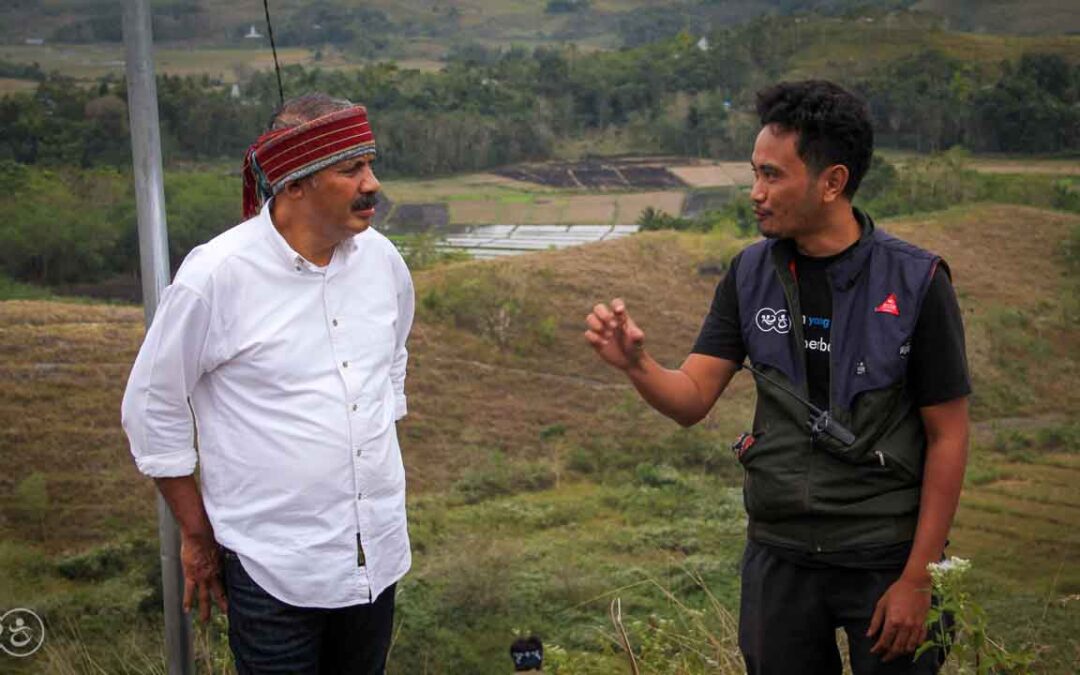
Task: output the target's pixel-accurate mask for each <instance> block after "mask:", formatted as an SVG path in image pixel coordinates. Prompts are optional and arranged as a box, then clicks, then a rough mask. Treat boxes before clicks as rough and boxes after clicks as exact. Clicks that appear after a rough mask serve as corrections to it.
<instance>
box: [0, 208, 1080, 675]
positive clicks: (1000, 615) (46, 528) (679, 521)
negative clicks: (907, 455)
mask: <svg viewBox="0 0 1080 675" xmlns="http://www.w3.org/2000/svg"><path fill="white" fill-rule="evenodd" d="M884 226H885V227H886V229H889V230H890V231H892V232H894V233H896V234H899V235H900V236H903V237H905V238H909V239H910V240H911V241H914V242H916V243H919V244H922V245H924V246H926V247H929V248H932V249H934V250H936V251H938V252H939V253H941V254H942V255H943V256H944V257H945V258H946V259H947V260H948V261H949V263H950V265H951V268H952V271H953V275H954V279H955V284H956V287H957V289H958V293H959V295H960V298H961V304H962V307H963V310H964V315H965V319H966V324H967V332H968V345H969V359H970V364H971V368H972V371H973V375H974V380H975V395H974V406H973V414H974V417H975V421H976V430H977V433H976V437H975V448H974V451H973V456H972V463H971V469H970V470H969V484H968V487H967V489H966V492H965V496H964V498H963V500H962V506H961V511H960V514H959V516H958V524H957V527H956V529H955V531H954V536H953V547H952V550H951V552H952V553H954V554H957V555H964V556H971V557H973V558H974V559H975V561H976V569H977V574H978V576H977V581H978V583H979V589H980V590H979V593H980V597H981V598H984V599H986V602H987V604H988V605H989V606H990V609H991V619H992V622H993V623H992V626H993V625H996V626H1000V627H1003V629H1004V630H1005V631H1007V632H1005V635H1006V636H1008V637H1009V639H1010V643H1011V644H1017V643H1019V642H1021V641H1025V640H1029V639H1030V640H1032V641H1034V642H1036V643H1037V644H1040V645H1042V646H1043V648H1044V649H1043V652H1042V654H1041V658H1042V659H1043V661H1042V664H1043V665H1044V666H1045V667H1044V668H1042V669H1040V671H1039V672H1062V673H1064V672H1070V668H1071V666H1070V665H1069V664H1072V665H1075V662H1074V661H1073V659H1075V653H1076V648H1077V642H1076V636H1077V635H1080V620H1078V613H1077V611H1076V606H1077V605H1076V603H1075V602H1071V601H1070V600H1069V598H1070V597H1071V596H1070V594H1073V595H1075V594H1077V593H1080V564H1078V563H1080V540H1078V539H1077V538H1076V535H1075V532H1076V528H1077V526H1078V525H1080V501H1078V500H1077V499H1076V494H1075V490H1074V489H1073V488H1074V486H1075V485H1076V483H1077V480H1080V459H1078V458H1080V428H1078V427H1077V426H1076V424H1075V422H1074V421H1073V420H1075V419H1076V417H1077V412H1078V411H1080V392H1078V391H1077V388H1076V387H1075V386H1074V383H1075V381H1076V378H1077V375H1078V374H1080V373H1078V369H1080V361H1078V358H1077V356H1078V355H1080V330H1077V324H1076V320H1075V318H1074V317H1075V312H1076V309H1077V307H1076V302H1075V299H1076V297H1077V294H1076V276H1075V271H1073V272H1071V273H1070V272H1068V268H1067V267H1066V264H1065V261H1064V258H1063V254H1062V248H1063V247H1062V242H1064V241H1066V240H1070V241H1072V242H1073V244H1072V246H1073V247H1075V245H1076V244H1075V241H1076V239H1077V238H1078V235H1077V233H1078V232H1080V217H1077V216H1075V215H1067V214H1063V213H1059V212H1053V211H1043V210H1037V209H1031V208H1022V207H1006V206H990V205H977V206H974V207H970V208H964V209H956V210H951V211H946V212H941V213H935V214H929V215H924V216H920V217H916V218H907V219H901V220H896V221H891V222H887V223H885V224H884ZM744 244H745V242H738V241H735V240H732V239H730V238H727V237H724V236H719V235H713V236H701V235H681V234H674V233H652V234H644V235H637V236H634V237H630V238H627V239H624V240H618V241H614V242H608V243H601V244H596V245H590V246H584V247H579V248H575V249H570V250H564V251H558V252H556V251H551V252H544V253H539V254H535V255H530V256H523V257H519V258H514V259H510V260H502V261H498V262H487V263H464V264H457V265H453V266H448V267H442V268H436V269H434V270H431V271H427V272H422V273H419V274H417V275H416V282H417V293H418V300H419V303H420V314H419V318H418V321H417V324H416V327H415V330H414V332H413V336H412V340H411V344H410V350H411V355H412V359H411V365H410V372H409V380H408V390H409V395H410V415H409V417H408V418H407V419H406V420H405V421H404V423H403V424H402V425H401V435H402V445H403V448H404V452H405V462H406V466H407V471H408V475H409V481H410V489H411V502H410V513H411V516H410V517H411V529H412V532H413V538H414V548H415V550H416V564H415V568H414V572H413V574H412V575H410V577H409V578H408V580H407V583H406V584H405V586H404V587H403V588H404V592H405V593H406V595H404V596H403V598H405V599H403V609H402V616H403V621H404V622H405V623H404V628H403V629H402V637H401V640H402V645H403V646H402V647H401V649H400V650H399V652H397V656H396V657H394V658H392V662H394V661H395V659H396V662H397V664H398V668H401V669H402V670H399V671H397V672H419V669H420V668H421V667H422V664H421V661H418V660H417V659H421V658H423V659H427V658H438V659H443V660H444V662H445V663H446V664H448V665H446V666H445V667H446V668H448V670H440V671H436V672H501V671H502V670H503V669H502V668H501V667H496V665H494V664H498V663H500V659H504V658H505V655H504V651H505V644H506V643H507V642H508V641H509V639H510V638H511V637H512V631H511V628H512V627H518V628H521V629H528V627H529V626H531V627H533V629H536V630H541V631H542V632H544V634H545V635H546V636H550V638H551V639H552V640H554V641H556V642H558V643H559V644H560V645H562V646H564V647H566V648H567V649H568V650H569V651H568V653H569V654H570V655H571V656H573V655H574V654H577V655H579V656H580V657H581V658H588V659H593V658H595V659H599V660H600V661H599V662H600V663H606V664H607V666H606V667H607V670H604V669H603V667H600V666H598V668H599V670H597V671H596V672H612V670H611V669H612V668H613V666H612V665H611V664H613V663H617V661H605V660H604V659H607V658H614V657H611V656H610V654H609V656H604V655H603V654H604V652H603V650H600V651H597V650H598V647H597V645H596V640H595V639H594V638H593V637H590V636H593V635H597V633H596V632H595V631H596V630H597V629H598V628H599V629H601V630H602V628H603V623H604V619H603V616H604V613H605V612H604V608H605V607H606V602H607V598H608V597H609V595H610V594H611V593H613V592H615V591H616V589H622V588H623V587H624V586H626V585H627V584H630V585H631V586H630V587H628V588H638V587H639V586H640V585H641V584H642V583H651V582H648V580H649V579H653V580H660V582H661V583H663V584H664V585H666V587H668V588H670V589H672V590H673V591H674V592H678V593H680V594H682V593H687V594H691V595H693V594H694V592H695V591H694V588H695V586H694V584H693V583H691V582H689V581H688V580H687V578H686V577H685V573H684V572H683V571H682V570H683V569H684V568H689V569H692V570H695V571H696V572H695V573H697V574H700V575H702V578H703V579H704V581H705V582H706V583H707V584H708V586H709V588H710V589H711V590H712V591H713V593H714V594H715V595H717V596H718V597H719V598H720V600H721V602H722V603H723V604H726V605H727V606H729V607H730V606H731V603H732V602H733V601H734V597H735V594H736V593H737V583H736V577H735V569H736V568H735V566H736V564H737V560H738V551H739V549H740V547H741V537H742V533H741V528H742V525H741V524H742V518H741V513H740V511H741V507H740V505H739V497H738V488H737V486H738V481H739V472H738V469H737V467H736V464H735V462H734V461H733V460H731V458H730V457H729V456H728V453H727V450H726V449H725V448H726V443H727V442H728V441H729V440H730V439H731V438H733V437H734V436H735V435H736V434H737V433H738V431H740V430H741V429H743V428H745V426H746V425H747V424H748V423H749V419H750V415H751V405H752V393H751V388H750V386H749V383H748V382H747V380H746V378H745V377H744V376H740V377H738V378H737V379H736V382H735V384H734V386H733V388H732V390H731V391H730V392H729V393H728V394H726V395H725V397H724V399H722V401H721V402H720V404H719V405H717V407H716V409H715V410H714V411H713V413H712V414H711V415H710V417H709V418H708V419H707V420H706V421H705V422H704V423H703V424H702V425H700V428H698V429H695V430H690V431H681V430H678V429H677V428H676V425H674V424H673V423H671V422H670V421H668V420H665V419H663V418H662V417H660V416H659V415H657V414H656V413H654V412H652V411H651V410H649V409H648V408H647V407H646V406H645V405H644V404H642V403H641V402H640V401H639V400H638V398H637V396H636V395H635V394H634V392H633V391H632V389H631V388H630V387H629V386H628V385H627V384H626V383H625V382H624V380H623V379H622V378H621V377H620V376H618V374H617V373H613V372H611V371H610V370H608V369H606V368H604V367H601V365H600V364H599V363H598V362H597V361H596V360H595V358H594V357H593V355H592V354H591V352H590V351H589V350H588V349H587V348H586V347H585V346H584V344H583V341H582V339H581V335H580V332H581V327H582V320H583V317H584V316H585V314H586V313H587V311H588V309H589V307H590V306H591V305H592V303H594V302H596V301H599V300H607V299H610V298H611V297H613V296H616V295H618V296H621V297H623V298H625V299H626V300H627V302H628V304H629V306H630V308H631V310H632V311H633V312H634V313H635V317H636V318H637V320H638V321H639V323H640V324H641V325H642V326H643V327H644V329H645V330H646V332H647V335H648V344H649V348H650V350H651V351H652V352H653V353H654V354H655V355H656V356H657V358H658V359H659V360H660V361H661V362H664V363H667V364H670V365H675V364H677V363H678V362H679V360H680V359H681V358H682V357H683V356H684V355H685V353H686V351H687V350H688V349H689V347H690V345H691V343H692V341H693V339H694V336H695V335H696V332H697V329H698V326H699V325H700V321H701V318H702V316H703V315H704V313H705V311H706V310H707V308H708V304H709V301H710V298H711V295H712V292H713V288H714V286H715V284H716V282H717V277H715V276H701V275H699V274H698V271H697V266H698V264H699V263H702V262H715V261H723V260H726V259H727V258H729V257H730V255H731V254H733V253H734V252H735V251H737V250H738V249H739V248H740V247H741V246H742V245H744ZM1074 250H1075V248H1074ZM1072 269H1073V270H1075V268H1072ZM141 323H142V313H141V310H139V309H138V308H133V307H110V306H100V305H99V306H93V305H74V304H65V303H55V302H5V303H0V354H3V356H4V359H3V361H2V363H0V381H2V382H3V383H4V386H3V389H2V390H0V462H2V463H3V466H4V467H5V471H4V472H3V474H2V475H0V534H2V540H3V542H4V544H3V545H2V546H0V570H3V571H4V574H3V575H2V576H3V578H4V579H5V581H3V582H0V605H3V606H8V605H11V606H19V603H36V604H35V606H45V607H46V608H50V610H49V611H51V612H53V614H54V615H62V616H67V617H71V618H70V620H71V621H72V622H73V624H72V625H75V626H78V627H79V628H78V629H77V631H76V632H77V634H80V635H82V639H83V640H84V641H85V642H87V643H89V642H90V641H92V640H93V639H96V637H95V636H97V635H98V633H97V632H95V631H104V630H105V628H104V627H108V626H110V625H111V624H108V623H107V622H108V621H109V619H107V618H103V617H107V616H113V617H121V618H114V619H112V620H115V621H118V622H120V623H119V624H118V626H123V630H125V631H137V630H145V631H147V632H146V633H145V635H146V636H149V637H146V636H144V637H141V638H139V639H142V640H145V641H146V642H147V644H149V645H150V646H149V647H146V648H145V650H149V653H150V654H153V653H154V650H155V649H160V643H159V642H155V641H154V637H153V636H155V635H156V633H155V632H154V631H156V630H157V629H156V627H155V624H153V623H152V622H151V624H150V628H133V627H132V626H136V625H137V626H145V623H144V620H143V619H138V617H140V616H143V615H142V614H133V613H134V612H135V609H134V607H136V606H137V605H138V604H139V603H140V602H145V593H146V592H148V591H146V590H139V589H145V588H147V587H146V586H145V584H146V582H145V580H144V579H145V578H149V579H153V578H154V577H153V574H154V572H153V568H152V566H151V567H150V568H149V570H150V571H149V572H148V573H149V575H150V576H149V577H145V570H144V568H143V567H141V566H140V565H143V564H144V563H142V562H139V563H137V564H136V563H134V562H131V563H128V562H123V561H125V560H127V559H128V558H125V557H124V556H128V557H130V556H132V555H135V553H132V551H137V552H141V553H138V555H139V556H142V557H139V558H138V560H145V561H150V562H146V563H145V564H147V565H149V564H151V562H152V560H153V559H154V555H153V534H152V533H153V521H154V517H155V516H154V509H153V501H152V496H153V494H152V488H151V486H150V483H149V481H147V480H145V479H143V478H141V477H140V476H139V475H138V474H137V473H136V471H135V470H134V468H133V467H132V465H131V462H130V459H129V457H128V452H127V448H126V444H125V442H124V439H123V436H122V433H121V431H120V429H119V420H118V409H119V400H120V395H121V393H122V389H123V383H124V380H125V377H126V373H127V371H128V368H129V364H130V362H131V360H132V359H133V357H134V354H135V350H136V349H137V346H138V343H139V340H140V339H141V334H142V326H141ZM35 472H36V473H37V474H38V475H39V476H41V477H43V480H42V479H40V478H39V479H37V480H38V481H39V482H41V483H42V486H43V489H44V493H45V497H46V498H47V502H48V505H49V509H48V510H47V511H41V510H40V509H39V510H35V508H34V498H33V490H32V489H31V488H30V487H28V485H29V484H31V483H33V482H34V479H32V478H31V477H32V476H33V475H34V474H35ZM133 536H134V537H136V539H135V541H136V543H135V544H130V543H124V542H130V541H131V537H133ZM132 547H134V548H132ZM118 551H119V552H120V553H117V552H118ZM124 552H126V553H124ZM71 556H74V557H71ZM117 560H119V561H120V562H117ZM65 561H66V562H65ZM72 561H74V562H72ZM87 561H89V562H87ZM95 561H96V562H95ZM103 561H104V562H103ZM110 561H111V562H110ZM95 565H96V566H95ZM28 570H29V571H28ZM34 570H36V571H34ZM72 570H74V571H72ZM619 592H620V594H621V595H622V596H623V597H624V598H625V603H626V604H625V608H626V611H627V614H628V616H631V615H633V616H636V617H638V618H642V617H644V616H646V615H649V614H650V613H652V612H661V611H669V610H670V609H671V606H670V604H669V603H668V602H667V601H666V600H665V599H664V597H663V596H662V594H660V593H658V592H655V591H654V592H651V594H650V592H648V591H647V589H639V590H626V589H624V590H622V591H619ZM694 597H698V596H694ZM1070 603H1071V604H1070ZM150 606H151V607H152V606H153V601H152V598H151V600H150ZM91 607H93V608H97V609H93V610H87V609H85V608H91ZM102 607H104V608H112V609H102ZM664 608H667V609H666V610H665V609H664ZM87 611H90V612H91V615H92V616H94V617H98V618H93V619H89V618H85V617H84V618H75V617H82V616H83V614H85V613H86V612H87ZM110 612H111V614H110ZM99 613H100V616H99ZM151 616H152V615H151ZM123 617H127V618H123ZM136 619H138V620H136ZM158 620H159V619H158ZM448 625H450V626H458V627H459V628H460V631H456V632H453V633H450V632H447V629H446V628H445V627H446V626H448ZM590 626H591V628H590ZM70 630H72V629H71V628H70V626H69V629H68V633H67V635H68V637H65V638H58V640H60V642H58V643H57V647H56V649H57V650H58V651H55V652H54V653H53V654H52V656H50V657H49V658H51V659H53V661H52V663H53V664H54V666H55V664H56V663H60V662H64V663H69V664H70V663H74V662H76V661H77V659H78V658H82V657H79V656H78V655H79V653H80V652H79V648H78V643H76V642H72V638H71V637H70V635H71V633H70ZM633 630H636V631H639V632H638V633H637V635H638V636H640V635H642V633H641V632H640V631H647V630H648V627H647V626H638V627H637V628H634V629H633ZM78 631H81V633H78ZM1001 632H1002V631H1001V630H999V633H1001ZM106 633H107V631H106ZM140 635H142V634H141V633H140ZM728 637H730V635H729V636H728ZM546 639H547V638H546ZM134 642H136V639H135V638H132V643H134ZM601 642H603V640H601ZM103 643H104V644H113V643H112V642H108V641H103ZM154 645H158V646H156V647H155V646H154ZM728 647H730V644H729V645H728ZM102 649H106V647H102ZM145 650H144V652H141V653H144V654H145V653H147V652H146V651H145ZM431 650H434V651H431ZM97 658H106V657H101V656H99V657H97ZM144 658H145V657H144ZM575 658H576V657H575ZM64 659H68V661H64ZM455 664H456V665H455ZM484 664H487V665H484ZM455 668H457V670H455ZM691 672H693V671H691Z"/></svg>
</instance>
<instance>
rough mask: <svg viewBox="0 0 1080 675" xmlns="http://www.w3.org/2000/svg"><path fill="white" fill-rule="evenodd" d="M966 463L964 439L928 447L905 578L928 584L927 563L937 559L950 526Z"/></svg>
mask: <svg viewBox="0 0 1080 675" xmlns="http://www.w3.org/2000/svg"><path fill="white" fill-rule="evenodd" d="M966 463H967V438H966V437H965V438H963V439H954V438H948V439H946V438H943V439H940V440H937V441H935V442H933V443H931V445H930V447H928V448H927V453H926V466H925V469H924V474H923V483H922V497H921V499H920V501H919V522H918V526H917V527H916V530H915V542H914V544H913V546H912V549H911V554H910V555H909V556H908V561H907V565H906V566H905V567H904V572H903V574H904V576H906V577H908V578H912V579H923V580H925V581H926V582H927V583H929V579H930V574H929V572H928V571H927V569H926V566H927V564H929V563H932V562H937V561H938V560H940V558H941V555H942V552H943V551H944V550H945V541H946V539H947V538H948V536H949V528H950V527H952V521H953V516H954V515H955V514H956V506H957V504H958V502H959V501H960V491H961V489H962V488H963V484H964V467H965V464H966Z"/></svg>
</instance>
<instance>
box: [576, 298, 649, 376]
mask: <svg viewBox="0 0 1080 675" xmlns="http://www.w3.org/2000/svg"><path fill="white" fill-rule="evenodd" d="M585 325H586V327H587V330H586V331H585V340H586V341H587V342H588V343H589V344H590V345H592V348H593V349H594V350H595V351H596V353H597V354H598V355H599V356H600V358H602V359H603V360H605V361H607V362H608V363H610V364H611V365H613V366H615V367H616V368H618V369H620V370H629V369H630V368H633V367H635V366H637V365H638V363H639V362H640V360H641V357H642V354H644V347H645V332H644V331H642V330H641V329H640V328H638V326H637V324H636V323H634V320H633V319H631V318H630V314H629V312H627V311H626V303H624V302H623V301H622V300H621V299H619V298H615V299H614V300H612V301H611V307H608V306H607V305H605V304H603V303H600V304H598V305H596V306H595V307H593V310H592V312H590V313H589V315H588V316H587V317H585Z"/></svg>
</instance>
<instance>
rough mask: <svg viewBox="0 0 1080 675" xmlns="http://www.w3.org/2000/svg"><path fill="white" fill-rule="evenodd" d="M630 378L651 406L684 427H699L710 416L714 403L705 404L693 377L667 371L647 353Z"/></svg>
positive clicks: (631, 368)
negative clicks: (711, 406) (696, 425)
mask: <svg viewBox="0 0 1080 675" xmlns="http://www.w3.org/2000/svg"><path fill="white" fill-rule="evenodd" d="M626 374H627V376H628V377H629V378H630V382H631V383H632V384H633V385H634V388H635V389H637V390H638V393H639V394H641V397H642V398H643V399H645V401H646V402H647V403H648V404H649V405H651V406H652V407H653V408H656V409H657V410H658V411H659V412H661V413H663V414H664V415H666V416H668V417H670V418H671V419H673V420H675V421H676V422H678V423H679V424H681V425H683V426H687V427H688V426H691V425H693V424H696V423H697V422H699V421H701V419H702V418H704V417H705V415H707V414H708V412H709V407H710V405H711V403H706V402H705V401H704V400H703V397H702V395H701V392H700V391H699V390H698V387H697V385H696V384H694V380H693V379H691V377H690V376H689V375H687V374H686V373H684V372H683V371H681V370H671V369H668V368H664V367H663V366H661V365H660V364H659V363H657V362H656V360H655V359H653V358H652V357H651V356H649V355H648V354H647V353H643V354H642V355H641V359H640V360H639V361H638V363H637V364H636V365H634V366H631V367H630V368H628V369H627V370H626Z"/></svg>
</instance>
